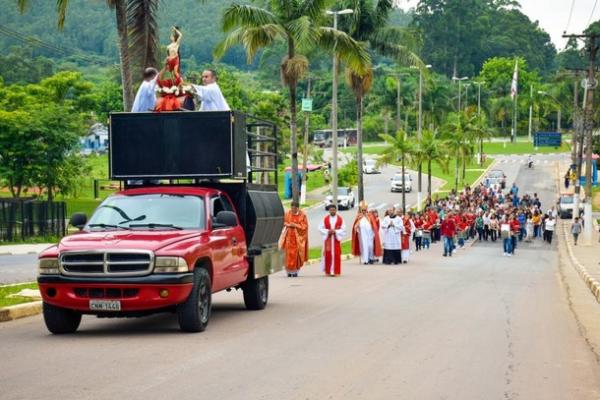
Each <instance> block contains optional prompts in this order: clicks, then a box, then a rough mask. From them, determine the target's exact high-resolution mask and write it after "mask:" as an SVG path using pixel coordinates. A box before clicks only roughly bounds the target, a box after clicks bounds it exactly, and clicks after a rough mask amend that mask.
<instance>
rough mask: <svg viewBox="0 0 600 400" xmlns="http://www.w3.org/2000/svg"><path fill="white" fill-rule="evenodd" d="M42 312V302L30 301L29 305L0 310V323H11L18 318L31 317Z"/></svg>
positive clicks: (24, 304) (18, 305)
mask: <svg viewBox="0 0 600 400" xmlns="http://www.w3.org/2000/svg"><path fill="white" fill-rule="evenodd" d="M41 312H42V302H41V301H32V302H30V303H23V304H17V305H14V306H9V307H3V308H0V322H6V321H12V320H14V319H18V318H25V317H31V316H33V315H37V314H40V313H41Z"/></svg>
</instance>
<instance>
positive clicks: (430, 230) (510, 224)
mask: <svg viewBox="0 0 600 400" xmlns="http://www.w3.org/2000/svg"><path fill="white" fill-rule="evenodd" d="M328 211H329V212H328V214H327V216H326V217H325V218H324V220H323V222H321V224H320V226H319V231H320V232H321V234H322V238H323V252H322V260H321V265H322V270H323V271H324V272H325V273H326V275H333V276H335V275H339V274H340V273H341V242H342V240H343V239H344V238H345V236H346V224H345V223H344V221H343V219H342V217H341V216H340V215H339V214H337V208H336V207H335V205H331V206H329V208H328ZM294 216H295V218H301V219H302V220H303V221H307V219H306V215H305V214H304V212H303V211H301V210H300V208H299V207H298V204H295V203H293V204H292V209H291V210H290V211H288V215H286V224H285V228H284V231H283V233H282V240H281V241H280V245H281V246H282V248H284V249H285V250H286V251H287V263H286V266H287V270H288V276H293V277H295V276H298V271H299V270H300V268H301V267H302V265H303V264H304V262H305V261H306V258H307V257H306V256H302V257H299V256H298V253H299V252H298V251H297V249H296V247H294V246H292V247H288V246H286V245H285V243H288V242H290V240H291V241H292V242H294V243H296V242H297V241H298V240H299V241H300V242H301V243H305V242H306V241H307V237H308V224H307V222H304V223H302V224H297V223H291V224H290V223H289V221H292V219H293V217H294ZM300 216H301V217H300ZM556 218H557V211H556V209H555V207H551V208H549V209H547V210H545V211H544V210H543V208H542V204H541V201H540V199H539V197H538V195H537V193H533V194H528V193H527V194H521V193H520V192H519V188H518V187H517V185H516V184H513V185H512V187H510V188H509V189H502V188H499V187H487V186H486V185H484V184H483V183H481V184H479V185H477V186H475V187H474V188H471V187H469V186H466V187H465V188H464V189H463V190H462V191H460V192H458V193H457V192H455V191H454V190H453V191H451V192H450V193H449V195H448V196H446V197H444V198H439V199H435V200H432V199H431V198H429V197H428V198H427V199H426V201H425V207H424V210H423V211H421V212H413V211H408V212H404V211H403V209H402V207H390V208H389V209H387V210H386V211H385V214H384V215H383V216H382V217H381V218H380V216H379V213H378V210H377V209H369V207H368V204H367V203H366V202H364V201H363V202H361V203H360V204H359V208H358V214H357V216H356V218H355V219H354V222H353V223H352V226H351V240H352V254H353V255H354V256H356V257H359V259H360V262H361V264H365V265H368V264H374V263H379V262H380V260H381V262H382V263H383V264H386V265H398V264H406V263H408V262H409V260H410V257H411V253H412V252H419V251H427V250H429V249H430V248H431V245H432V244H433V243H436V242H441V243H442V249H443V250H442V255H443V256H444V257H452V255H453V254H455V253H456V252H457V250H459V249H461V248H465V244H466V243H467V242H468V241H470V240H474V239H475V238H477V240H479V241H482V242H490V243H498V245H499V247H500V245H501V247H502V253H503V255H504V256H506V257H511V256H513V255H515V252H516V249H517V247H518V245H519V243H520V242H532V241H534V240H544V241H545V242H546V243H548V244H551V243H552V240H553V235H554V230H555V227H556ZM578 224H580V223H578ZM579 232H581V226H580V225H576V226H575V229H574V237H575V236H576V235H577V234H578V233H579ZM290 237H293V239H289V238H290ZM575 242H576V237H575ZM305 251H307V249H306V250H305ZM303 254H304V253H303Z"/></svg>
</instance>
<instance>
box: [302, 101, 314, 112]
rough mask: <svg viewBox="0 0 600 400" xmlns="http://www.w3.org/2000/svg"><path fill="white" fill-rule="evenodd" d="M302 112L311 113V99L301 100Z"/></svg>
mask: <svg viewBox="0 0 600 400" xmlns="http://www.w3.org/2000/svg"><path fill="white" fill-rule="evenodd" d="M302 111H307V112H311V111H312V99H302Z"/></svg>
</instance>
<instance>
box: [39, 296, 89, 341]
mask: <svg viewBox="0 0 600 400" xmlns="http://www.w3.org/2000/svg"><path fill="white" fill-rule="evenodd" d="M43 312H44V322H45V323H46V328H48V330H49V331H50V332H52V333H54V334H55V335H60V334H64V333H73V332H75V331H76V330H77V328H79V324H80V323H81V313H80V312H77V311H73V310H68V309H66V308H60V307H56V306H53V305H52V304H48V303H44V304H43Z"/></svg>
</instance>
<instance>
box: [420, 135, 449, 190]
mask: <svg viewBox="0 0 600 400" xmlns="http://www.w3.org/2000/svg"><path fill="white" fill-rule="evenodd" d="M419 152H420V153H422V160H423V163H425V164H427V175H428V176H427V194H428V195H429V197H430V198H431V194H432V193H431V192H432V186H431V167H432V164H433V163H436V164H437V165H438V166H439V167H440V168H441V169H442V171H444V172H448V161H449V159H448V151H447V150H446V148H445V146H444V142H443V141H442V140H440V138H439V137H438V134H437V131H435V130H430V129H424V130H423V135H422V136H421V142H420V143H419Z"/></svg>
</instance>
